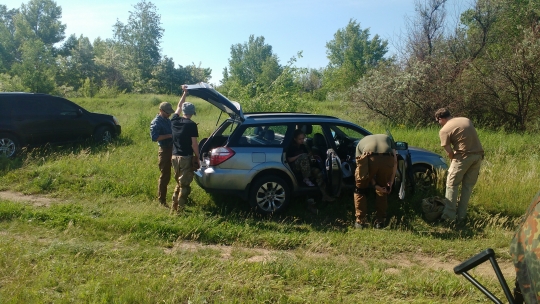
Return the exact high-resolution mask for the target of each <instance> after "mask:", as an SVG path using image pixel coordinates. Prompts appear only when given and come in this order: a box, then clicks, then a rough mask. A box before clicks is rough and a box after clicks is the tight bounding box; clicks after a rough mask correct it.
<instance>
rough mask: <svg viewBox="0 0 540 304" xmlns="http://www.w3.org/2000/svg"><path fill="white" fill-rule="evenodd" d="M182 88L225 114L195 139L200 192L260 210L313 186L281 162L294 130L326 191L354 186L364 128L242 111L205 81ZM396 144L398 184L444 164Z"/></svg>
mask: <svg viewBox="0 0 540 304" xmlns="http://www.w3.org/2000/svg"><path fill="white" fill-rule="evenodd" d="M187 90H188V92H189V94H190V95H192V96H196V97H199V98H201V99H204V100H206V101H208V102H209V103H211V104H213V105H214V106H216V107H217V108H219V109H220V110H221V111H222V112H224V113H225V114H227V115H228V118H227V119H225V121H224V122H223V123H222V124H221V125H220V126H219V127H218V128H217V129H216V130H215V131H214V132H213V133H212V134H211V135H210V137H208V138H204V139H202V140H201V142H200V143H199V149H200V155H201V168H200V169H199V170H197V171H196V172H195V180H196V182H197V183H198V184H199V186H200V187H202V188H203V189H204V190H205V191H207V192H228V193H233V194H236V195H239V196H240V197H241V198H243V199H244V200H246V201H248V202H249V204H250V206H251V207H252V208H253V209H255V210H256V211H258V212H260V213H266V214H270V213H277V212H281V211H283V210H284V209H285V208H286V207H287V205H288V204H289V203H290V201H291V198H292V197H293V196H296V195H300V194H303V193H310V192H314V191H318V189H316V187H307V186H304V184H303V183H302V182H301V179H299V178H298V173H297V172H294V170H293V169H292V168H291V167H290V166H289V164H288V163H287V161H286V151H287V148H288V147H289V144H290V143H291V142H292V138H293V132H294V130H295V129H302V130H303V131H304V133H305V134H306V141H305V143H306V145H307V146H308V148H309V149H310V150H311V151H312V153H313V154H315V155H317V157H316V158H317V159H319V161H320V163H321V165H320V168H321V169H322V171H324V172H323V173H324V175H323V176H324V178H325V179H326V185H327V187H328V189H327V192H328V193H330V194H331V195H333V196H335V197H337V196H339V195H340V192H341V190H342V189H344V188H354V184H355V183H354V169H355V167H356V163H355V151H356V145H357V144H358V141H359V140H360V139H362V138H363V137H364V136H367V135H370V134H371V133H370V132H369V131H367V130H366V129H364V128H362V127H360V126H358V125H356V124H354V123H352V122H349V121H346V120H342V119H339V118H336V117H332V116H326V115H316V114H306V113H281V112H277V113H276V112H272V113H243V112H242V108H241V106H240V104H239V103H237V102H234V101H230V100H229V99H227V98H226V97H225V96H223V95H222V94H220V93H219V92H217V91H216V90H215V89H213V88H212V87H211V86H210V85H208V84H205V83H199V84H194V85H188V88H187ZM396 144H397V146H398V151H399V156H398V159H399V165H398V174H397V179H398V181H396V183H395V185H396V187H397V188H398V189H401V190H403V189H405V188H407V189H411V190H412V189H414V185H416V184H418V183H420V184H421V183H422V182H426V183H429V182H430V180H429V179H430V178H432V173H434V172H436V170H437V169H447V165H446V163H445V161H444V159H443V158H442V157H441V156H440V155H438V154H435V153H433V152H430V151H427V150H423V149H418V148H413V147H408V144H407V143H405V142H396ZM415 179H416V181H415ZM425 179H427V180H425ZM400 185H401V186H400ZM407 185H408V187H406V186H407ZM402 195H404V193H403V191H400V197H401V196H402Z"/></svg>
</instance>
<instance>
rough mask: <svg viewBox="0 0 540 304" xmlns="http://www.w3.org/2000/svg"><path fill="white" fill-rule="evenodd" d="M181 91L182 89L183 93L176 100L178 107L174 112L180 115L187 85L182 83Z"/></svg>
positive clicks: (186, 93)
mask: <svg viewBox="0 0 540 304" xmlns="http://www.w3.org/2000/svg"><path fill="white" fill-rule="evenodd" d="M182 91H184V93H183V94H182V97H180V100H179V101H178V107H177V108H176V111H175V112H174V113H176V114H178V115H180V116H181V115H182V105H183V104H184V102H186V96H187V95H188V92H187V85H182Z"/></svg>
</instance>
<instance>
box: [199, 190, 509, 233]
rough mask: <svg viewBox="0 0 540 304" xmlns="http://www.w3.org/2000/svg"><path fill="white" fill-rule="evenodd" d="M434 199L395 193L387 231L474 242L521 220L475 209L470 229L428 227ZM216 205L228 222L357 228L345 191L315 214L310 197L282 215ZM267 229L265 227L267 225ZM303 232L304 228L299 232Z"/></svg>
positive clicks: (225, 200)
mask: <svg viewBox="0 0 540 304" xmlns="http://www.w3.org/2000/svg"><path fill="white" fill-rule="evenodd" d="M431 196H441V194H440V193H437V192H436V190H434V189H433V190H430V191H429V192H427V193H416V194H415V195H412V196H409V197H406V198H405V200H403V201H402V200H399V198H398V197H397V193H392V194H391V195H390V197H389V199H388V210H387V224H388V227H387V228H386V229H387V230H401V231H410V232H411V233H414V234H417V235H423V236H430V237H434V238H439V239H444V240H454V239H464V238H474V237H475V236H477V235H481V234H483V233H484V230H485V229H486V228H487V227H490V226H493V227H499V228H503V229H513V228H514V227H515V226H516V221H517V218H515V217H511V216H508V215H501V214H498V215H493V214H489V213H486V212H479V211H478V210H475V209H474V208H470V209H469V220H468V222H467V224H466V225H464V226H460V225H456V224H455V223H444V222H435V223H428V222H426V221H425V219H424V218H423V213H422V207H421V202H422V199H424V198H427V197H431ZM211 197H212V200H213V204H209V205H207V206H205V211H207V212H210V213H213V214H217V215H220V216H222V217H223V218H224V220H232V219H234V220H235V221H238V220H242V219H243V220H248V221H259V222H265V221H269V222H273V223H280V224H286V225H289V228H288V229H293V227H295V226H298V227H300V225H309V226H310V227H311V229H313V230H315V231H319V232H328V231H342V232H346V231H348V230H350V229H353V227H354V221H355V209H354V200H353V191H352V190H344V191H343V192H342V194H341V196H340V197H339V198H337V199H336V200H335V201H334V202H331V203H324V202H321V199H320V197H317V196H315V197H312V198H314V199H315V201H316V204H315V206H314V207H315V208H316V209H317V212H316V213H315V212H313V210H312V209H310V208H308V207H309V205H308V204H307V199H308V197H307V196H299V197H295V198H293V200H292V201H291V204H290V205H289V208H287V209H286V210H285V211H284V212H283V213H281V214H273V215H261V214H258V213H256V212H253V211H252V210H251V209H250V208H249V204H248V203H247V202H245V201H243V200H242V199H240V198H238V197H236V196H234V195H223V194H216V195H213V196H211ZM367 199H368V213H369V216H368V219H369V220H370V221H374V219H375V194H374V193H370V194H368V197H367ZM263 226H264V225H263ZM299 229H300V228H299Z"/></svg>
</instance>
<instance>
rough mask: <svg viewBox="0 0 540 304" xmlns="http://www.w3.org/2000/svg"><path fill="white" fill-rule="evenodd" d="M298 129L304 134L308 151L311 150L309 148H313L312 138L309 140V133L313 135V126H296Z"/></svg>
mask: <svg viewBox="0 0 540 304" xmlns="http://www.w3.org/2000/svg"><path fill="white" fill-rule="evenodd" d="M298 128H299V129H300V130H302V132H304V134H306V145H307V147H308V148H309V149H311V147H312V146H313V138H311V137H310V136H309V135H310V134H311V133H313V126H312V125H301V126H298Z"/></svg>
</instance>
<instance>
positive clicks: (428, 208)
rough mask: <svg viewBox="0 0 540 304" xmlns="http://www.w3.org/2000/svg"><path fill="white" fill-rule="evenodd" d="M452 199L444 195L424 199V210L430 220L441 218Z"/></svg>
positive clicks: (425, 215) (427, 219)
mask: <svg viewBox="0 0 540 304" xmlns="http://www.w3.org/2000/svg"><path fill="white" fill-rule="evenodd" d="M449 203H450V201H449V200H448V199H447V198H445V197H443V198H440V197H438V196H434V197H428V198H425V199H423V200H422V212H423V213H424V217H425V218H426V221H428V222H434V221H436V220H437V219H439V218H441V215H442V214H443V211H444V207H445V206H446V205H448V204H449Z"/></svg>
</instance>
